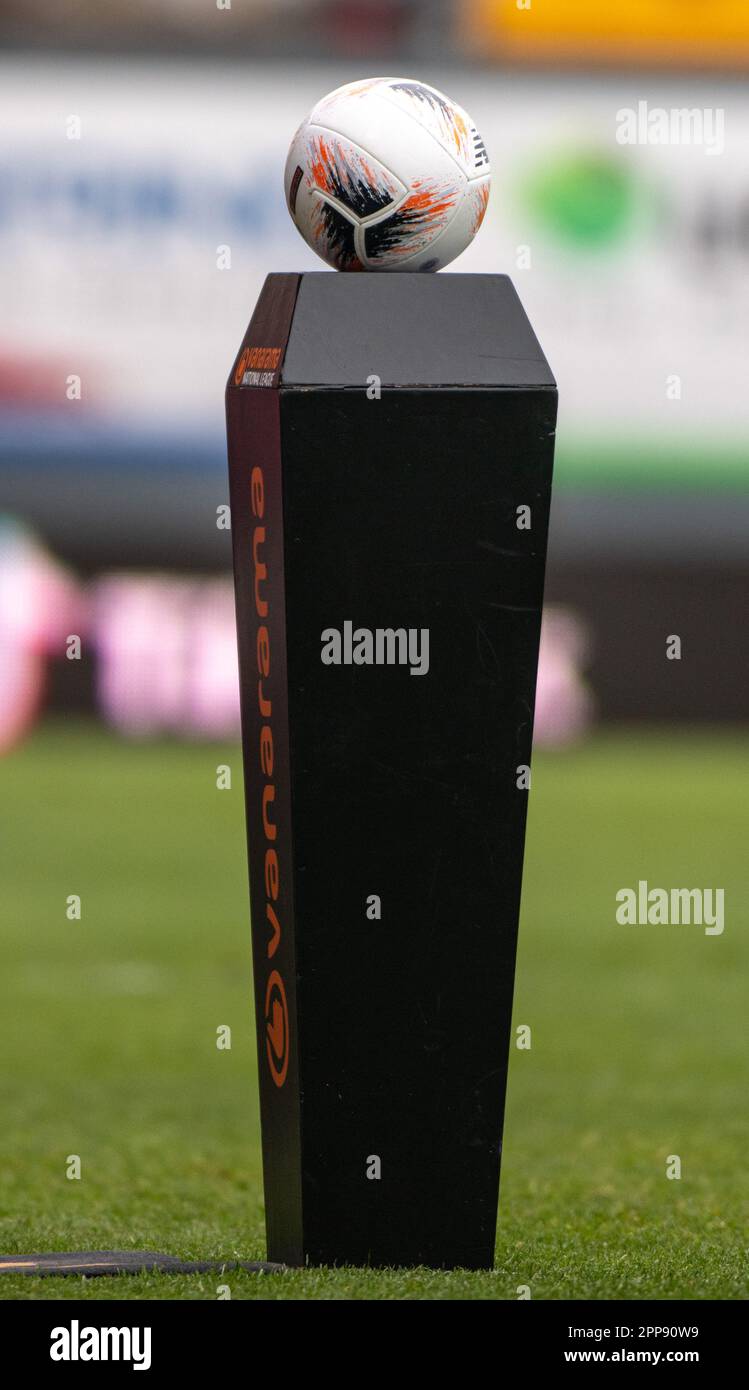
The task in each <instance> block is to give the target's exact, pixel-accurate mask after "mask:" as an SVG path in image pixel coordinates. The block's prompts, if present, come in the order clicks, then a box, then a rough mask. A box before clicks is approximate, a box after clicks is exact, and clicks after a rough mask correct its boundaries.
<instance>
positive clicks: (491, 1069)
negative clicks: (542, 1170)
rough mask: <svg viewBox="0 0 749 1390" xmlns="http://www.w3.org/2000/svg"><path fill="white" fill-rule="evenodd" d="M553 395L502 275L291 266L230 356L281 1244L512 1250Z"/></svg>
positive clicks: (272, 1245) (381, 1250)
mask: <svg viewBox="0 0 749 1390" xmlns="http://www.w3.org/2000/svg"><path fill="white" fill-rule="evenodd" d="M556 406H557V394H556V387H555V383H554V379H553V377H552V374H551V371H550V370H549V367H548V365H547V363H546V360H545V358H544V356H543V353H542V351H541V348H540V347H539V344H538V342H537V340H536V338H535V336H534V334H533V331H532V329H531V327H530V325H529V323H528V320H527V318H526V316H525V313H524V311H523V308H522V306H521V304H520V301H519V300H518V297H517V295H516V293H515V290H514V289H513V286H512V284H511V282H510V280H509V279H508V278H507V277H506V276H503V275H446V274H440V275H419V274H403V275H397V274H394V275H366V274H363V275H355V274H351V275H339V274H334V273H328V272H324V271H323V272H321V273H319V274H305V275H270V276H269V277H268V279H267V280H266V282H265V286H264V288H263V290H262V293H261V295H260V298H259V300H258V304H257V307H256V309H255V313H254V315H253V318H252V322H251V324H250V327H249V329H248V331H247V334H246V337H245V339H244V342H243V344H242V347H241V350H240V352H239V355H238V357H237V360H236V363H235V365H234V368H233V369H232V373H231V376H230V379H229V385H228V388H227V418H228V437H229V462H230V482H231V509H232V532H233V547H234V570H235V584H236V600H237V626H238V637H239V657H240V683H241V699H242V738H243V753H244V770H245V792H246V802H247V826H248V845H249V865H250V890H251V903H252V944H253V961H254V981H255V1005H256V1016H257V1041H258V1061H259V1069H260V1100H261V1118H262V1134H263V1164H264V1177H265V1199H266V1219H267V1233H268V1258H269V1259H270V1260H275V1261H282V1262H286V1263H288V1264H293V1265H300V1264H305V1263H310V1264H322V1263H324V1264H372V1265H411V1264H426V1265H434V1266H466V1267H470V1268H484V1267H488V1266H491V1264H492V1261H493V1252H494V1241H495V1228H496V1215H497V1197H498V1186H499V1163H500V1151H501V1143H502V1117H503V1108H504V1094H505V1084H506V1074H507V1059H508V1048H509V1041H510V1017H511V1009H512V993H513V974H514V965H515V947H516V939H517V923H518V909H519V901H520V887H521V876H522V862H523V843H524V835H525V820H526V807H527V797H528V790H527V787H528V778H527V768H528V765H529V763H530V755H531V738H532V729H533V705H534V693H535V682H536V668H537V660H538V641H539V629H540V622H541V604H542V597H543V583H544V563H545V553H546V534H547V525H548V514H549V503H550V492H551V473H552V457H553V442H554V426H555V419H556Z"/></svg>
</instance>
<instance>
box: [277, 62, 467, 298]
mask: <svg viewBox="0 0 749 1390" xmlns="http://www.w3.org/2000/svg"><path fill="white" fill-rule="evenodd" d="M490 182H491V172H490V168H489V156H488V154H487V152H486V147H485V145H484V142H483V140H482V138H481V136H480V134H479V132H478V130H477V129H476V126H475V125H474V123H473V121H472V120H471V118H470V116H469V115H467V113H466V112H465V111H464V110H463V109H462V107H460V106H457V105H456V103H455V102H454V101H451V100H450V98H449V97H446V96H444V95H443V93H442V92H438V91H437V90H436V88H435V87H427V86H426V84H425V83H424V82H416V81H414V80H413V79H411V78H406V77H371V78H368V79H365V80H363V81H361V82H349V83H348V84H347V85H346V86H345V87H339V88H338V89H337V90H336V91H335V92H331V93H330V95H329V96H326V97H323V99H322V101H319V102H318V103H317V106H315V107H314V108H313V110H312V111H311V112H310V114H309V116H308V117H307V119H306V121H303V122H302V124H301V125H300V127H299V129H298V131H297V132H296V135H295V136H294V139H293V140H292V142H291V148H290V150H289V157H288V159H287V161H286V172H285V176H284V186H285V189H286V201H287V203H288V207H289V212H290V213H291V216H292V218H293V220H294V222H295V224H296V226H297V228H298V230H299V231H300V232H301V234H302V236H303V237H304V240H305V241H306V242H307V244H308V245H309V246H311V247H312V249H313V251H316V252H317V254H318V256H322V259H323V260H324V261H327V262H328V264H329V265H332V266H335V268H336V270H426V271H430V270H439V269H440V268H441V267H442V266H445V265H448V264H449V263H450V261H453V260H454V259H455V257H456V256H459V255H460V253H461V251H464V250H465V248H466V246H468V245H469V243H470V242H471V241H472V240H473V238H474V236H475V235H476V232H477V231H478V229H479V227H480V226H481V222H482V220H483V217H484V213H485V212H486V205H487V202H488V200H489V185H490Z"/></svg>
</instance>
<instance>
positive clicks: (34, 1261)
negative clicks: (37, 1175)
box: [0, 1250, 284, 1279]
mask: <svg viewBox="0 0 749 1390" xmlns="http://www.w3.org/2000/svg"><path fill="white" fill-rule="evenodd" d="M283 1268H284V1266H283V1265H279V1264H263V1263H262V1261H259V1260H258V1261H253V1260H180V1259H178V1258H177V1257H176V1255H159V1254H158V1253H157V1252H156V1251H155V1250H75V1251H69V1250H59V1251H55V1252H54V1253H53V1254H48V1255H0V1274H42V1275H52V1274H78V1275H85V1276H86V1278H88V1279H91V1278H93V1277H95V1276H96V1275H101V1274H214V1273H216V1274H225V1273H227V1272H229V1271H231V1270H238V1269H243V1270H245V1271H246V1272H247V1273H248V1274H277V1273H278V1272H279V1271H280V1270H282V1269H283Z"/></svg>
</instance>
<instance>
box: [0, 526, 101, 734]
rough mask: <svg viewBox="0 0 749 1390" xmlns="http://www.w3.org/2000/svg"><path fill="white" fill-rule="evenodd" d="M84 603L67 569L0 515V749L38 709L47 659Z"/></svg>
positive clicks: (77, 627)
mask: <svg viewBox="0 0 749 1390" xmlns="http://www.w3.org/2000/svg"><path fill="white" fill-rule="evenodd" d="M84 623H85V604H84V601H83V596H82V593H81V591H80V589H79V587H78V586H77V584H76V583H75V581H74V580H73V579H72V578H71V576H70V575H69V574H68V573H67V571H66V570H65V569H64V568H63V567H62V565H60V564H58V563H57V561H55V560H53V559H52V557H51V556H50V555H48V553H47V551H46V550H44V548H43V547H42V546H41V545H40V544H39V542H38V541H36V540H35V539H34V537H33V536H32V535H31V533H30V532H29V531H27V530H26V529H25V527H23V526H22V525H21V524H20V523H19V522H16V521H14V520H12V519H10V518H5V517H0V753H6V752H8V751H9V750H10V749H11V748H13V747H14V746H15V744H16V743H18V741H19V740H20V739H21V738H22V737H23V736H24V734H25V733H26V732H27V731H28V730H29V729H30V727H31V725H32V724H33V722H34V719H35V718H36V715H37V713H38V711H39V709H40V708H41V704H42V700H43V697H44V690H45V685H46V670H47V659H48V657H50V656H57V657H61V656H63V655H64V653H65V646H66V639H67V638H68V636H70V635H72V634H75V635H77V636H81V635H82V631H83V627H84Z"/></svg>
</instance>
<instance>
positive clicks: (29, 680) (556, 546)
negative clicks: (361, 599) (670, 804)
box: [0, 0, 749, 747]
mask: <svg viewBox="0 0 749 1390" xmlns="http://www.w3.org/2000/svg"><path fill="white" fill-rule="evenodd" d="M220 5H221V0H219V4H218V5H212V4H206V3H202V2H201V3H199V2H198V0H149V3H147V4H146V3H142V4H138V3H128V4H124V3H123V4H110V5H107V6H101V5H99V4H96V3H94V0H77V3H75V4H70V5H68V6H66V7H64V8H63V10H62V11H61V9H60V6H58V5H56V4H53V3H51V0H50V3H46V0H23V3H20V2H19V3H14V0H3V5H2V19H1V20H0V26H1V27H0V35H2V37H3V38H4V40H5V49H6V51H5V56H4V57H3V59H2V67H1V68H0V77H1V80H0V113H1V118H2V123H3V126H4V128H5V130H6V132H7V135H8V136H9V137H10V138H6V140H5V142H4V152H3V155H2V162H1V163H0V246H1V247H2V256H1V257H0V277H1V278H2V289H3V314H2V323H1V324H0V509H1V511H2V517H3V520H2V529H0V632H1V633H2V641H3V654H4V666H3V676H2V682H3V685H2V690H3V700H2V716H1V721H0V744H2V745H4V746H6V747H7V746H10V745H11V744H12V743H13V742H14V741H15V739H16V738H17V737H18V736H19V734H20V732H21V731H22V730H23V729H24V728H26V727H28V725H29V722H30V721H31V720H33V719H37V718H39V717H42V716H43V715H44V713H45V712H48V711H55V710H59V711H63V710H72V709H75V710H78V711H81V712H86V713H96V714H97V716H98V717H100V718H102V719H104V720H106V721H107V722H109V723H113V724H114V725H116V726H117V727H118V728H120V729H122V730H124V731H127V732H131V733H134V734H144V733H148V732H151V731H156V730H166V731H173V732H174V731H180V730H182V731H185V732H190V733H192V734H196V735H200V734H201V733H205V734H209V735H215V734H216V733H220V732H228V731H232V730H235V729H236V727H237V697H236V678H235V671H234V660H235V658H234V638H233V632H232V612H231V602H232V601H231V590H230V586H229V583H228V575H229V566H230V549H231V538H230V532H229V531H228V529H222V523H221V513H220V512H219V510H218V509H219V508H220V507H221V506H222V504H226V502H227V484H226V465H225V456H224V423H223V386H224V382H225V378H226V375H227V372H228V366H229V364H230V362H231V359H232V354H233V353H234V351H235V348H236V346H237V344H238V343H239V342H240V340H241V336H242V333H243V331H244V328H245V326H246V323H247V322H248V320H249V317H250V314H251V311H252V307H253V303H254V300H255V297H256V295H257V293H258V290H259V287H260V284H261V283H262V280H263V277H264V276H265V275H266V274H267V272H268V271H270V270H280V269H285V270H288V269H300V270H301V269H305V268H312V269H318V268H321V263H320V262H317V261H316V259H315V257H314V256H313V255H312V253H311V252H310V251H308V249H307V248H306V247H305V246H304V244H303V243H302V241H301V239H300V238H299V236H298V235H297V233H296V231H295V229H294V227H293V226H292V223H291V221H290V219H289V216H288V214H287V212H286V209H285V205H284V201H283V195H282V187H281V171H282V169H283V163H284V158H285V153H286V149H287V145H288V141H289V138H290V135H291V133H292V132H293V130H294V129H295V128H296V125H297V124H298V122H299V120H300V119H301V118H302V116H303V115H304V114H305V113H306V111H307V110H308V109H309V107H310V106H311V105H312V104H313V102H314V101H315V99H316V98H317V97H318V96H319V95H320V94H321V93H323V92H325V91H327V90H329V89H331V88H333V87H335V86H337V85H339V84H340V83H341V82H343V81H348V80H350V79H352V78H353V77H356V76H362V75H369V74H371V73H372V72H376V71H378V70H379V71H382V72H386V71H388V70H392V71H395V70H398V71H401V70H402V71H403V72H406V73H408V74H409V75H411V74H413V75H418V76H419V77H422V78H424V79H425V80H428V81H430V82H432V83H434V84H435V85H437V86H441V87H444V88H445V90H447V91H448V92H449V93H450V94H452V95H453V96H455V98H456V99H457V100H459V101H460V102H462V103H463V104H464V105H465V106H466V107H467V108H468V109H469V111H470V112H471V113H472V115H473V116H474V119H475V120H476V121H477V122H478V125H479V127H480V128H481V129H482V131H483V132H484V136H485V139H486V142H487V144H488V147H489V150H490V152H491V155H492V161H493V188H492V196H491V202H490V208H489V212H488V215H487V219H486V221H485V223H484V227H483V229H482V232H481V235H480V236H479V237H478V238H477V241H476V243H475V244H474V246H473V247H472V248H470V250H469V251H468V252H467V253H466V254H465V255H464V256H463V257H462V258H461V260H460V262H459V263H458V264H457V265H455V266H453V267H451V269H453V270H466V271H487V270H503V271H507V272H509V273H510V274H511V275H512V276H513V278H514V280H515V282H516V284H517V287H518V289H519V292H520V294H521V296H522V298H523V299H524V301H525V303H526V305H527V308H528V311H529V314H530V316H531V319H532V322H533V323H534V325H535V327H536V329H537V332H538V334H539V336H540V338H541V340H542V342H543V345H544V348H545V350H546V352H547V355H548V357H549V359H550V361H551V364H552V367H553V368H554V370H555V372H556V374H557V377H558V381H559V387H560V399H561V415H560V421H559V453H558V462H557V473H556V496H555V504H554V514H553V524H552V538H551V552H550V568H549V582H548V591H547V594H548V600H549V604H550V606H551V607H552V610H553V611H552V613H551V615H550V618H551V620H550V622H549V623H548V624H547V626H546V632H545V642H544V660H543V664H542V673H541V696H542V699H541V704H540V707H539V721H538V730H537V735H538V737H539V738H540V739H544V738H545V737H546V734H547V732H548V733H549V736H550V737H552V738H554V739H556V738H557V737H559V736H561V735H562V734H563V733H564V729H565V728H566V726H567V718H566V715H565V714H564V712H563V711H562V712H561V713H560V710H559V701H560V700H562V699H564V701H565V702H566V705H567V706H568V714H569V720H570V731H571V732H576V731H578V730H579V728H580V727H581V725H583V724H584V723H586V722H587V721H588V719H589V718H591V717H593V715H594V712H595V717H596V718H597V719H599V720H601V721H609V720H621V719H627V720H630V719H651V720H652V719H656V720H689V721H697V720H709V721H716V720H718V721H724V720H736V719H739V718H741V717H742V716H743V715H744V713H745V708H744V701H743V691H742V688H741V681H740V678H739V677H740V659H741V648H740V644H738V643H736V642H735V641H734V640H733V638H732V636H731V634H732V632H733V628H734V625H735V623H736V617H737V614H738V611H739V607H740V604H741V600H742V597H743V595H744V592H745V589H744V582H745V578H746V544H745V541H746V534H747V527H746V520H747V513H746V487H747V467H748V465H747V446H748V445H749V393H748V392H747V391H746V388H745V378H746V362H747V335H748V329H747V324H748V323H749V312H748V310H749V274H748V273H747V272H748V270H749V176H748V175H747V168H748V167H749V96H747V93H746V88H745V85H744V83H743V80H742V79H743V75H744V71H745V60H746V59H747V56H748V55H749V13H747V11H746V9H745V7H744V6H743V5H741V4H739V3H731V0H721V2H720V3H715V4H707V3H699V2H698V0H692V3H690V4H687V5H685V4H683V3H679V0H639V3H637V4H634V5H633V4H631V3H625V0H617V2H616V3H613V4H611V5H609V6H608V7H607V11H606V16H605V17H603V16H602V15H601V14H600V12H599V7H598V6H597V5H595V4H593V3H592V0H572V2H571V3H565V4H562V3H561V0H545V3H544V4H543V5H540V4H537V5H536V6H535V7H534V6H531V8H530V9H525V8H523V7H522V4H521V6H520V7H518V5H516V4H515V3H514V0H513V2H512V3H503V0H450V2H449V3H448V0H424V2H423V3H421V0H379V2H378V3H374V2H371V0H272V3H270V2H269V3H263V2H262V0H235V3H234V4H233V5H232V6H231V8H230V9H225V8H222V7H221V8H220V7H219V6H220ZM641 101H645V102H647V103H648V106H649V107H650V108H653V107H663V108H666V109H669V110H670V109H671V108H699V109H706V108H709V109H710V110H715V109H716V108H721V109H722V110H724V111H725V138H724V140H723V146H724V147H723V148H720V149H718V148H714V149H712V150H711V149H709V148H706V147H705V145H704V144H703V145H683V146H675V145H674V144H670V145H658V144H647V145H646V144H636V145H622V144H619V143H618V142H617V139H616V132H617V112H618V111H619V110H620V109H622V108H631V109H636V108H637V105H638V102H641ZM226 248H228V256H227V250H226ZM227 261H228V262H229V263H228V264H227ZM71 633H75V634H78V635H79V636H81V638H82V648H81V656H80V660H70V659H69V655H68V649H67V648H66V646H65V643H64V641H63V638H64V637H66V636H67V635H68V634H71ZM670 633H677V634H679V635H680V636H681V637H682V641H683V643H684V646H685V648H687V649H688V650H691V652H692V653H693V654H694V653H695V652H697V651H699V652H700V653H701V655H700V658H699V659H695V660H694V661H693V662H692V663H691V665H690V674H689V679H675V678H674V673H673V665H672V663H669V662H666V661H664V660H663V659H662V654H663V650H664V639H665V637H666V635H668V634H670ZM718 657H719V658H720V659H718ZM145 658H147V659H145ZM574 672H577V673H578V675H579V678H580V681H584V682H585V686H586V691H587V694H584V693H583V692H582V689H581V688H580V683H579V681H578V679H577V677H576V676H575V675H574ZM547 676H549V678H550V679H551V681H552V686H551V687H549V688H551V689H553V692H554V701H553V703H554V704H555V705H556V706H557V717H556V718H555V720H554V721H553V728H548V726H547V720H546V713H545V711H546V703H545V701H544V699H543V696H544V692H545V690H546V688H547V685H546V680H547ZM43 692H44V693H43Z"/></svg>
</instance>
